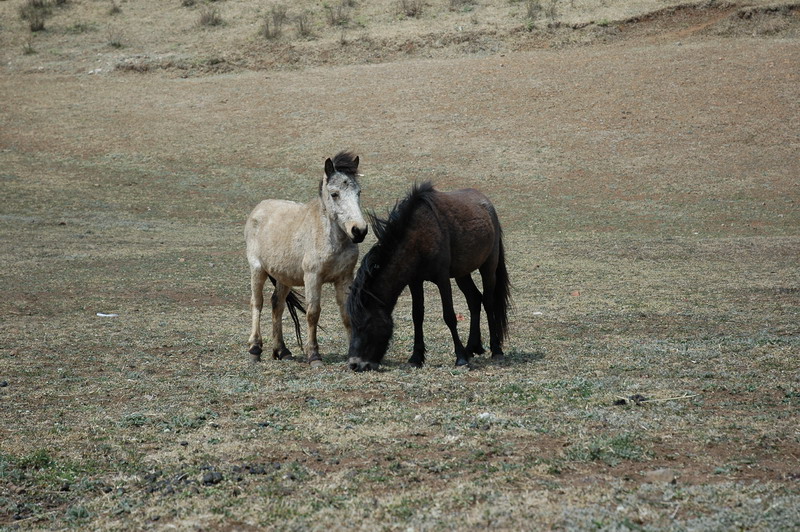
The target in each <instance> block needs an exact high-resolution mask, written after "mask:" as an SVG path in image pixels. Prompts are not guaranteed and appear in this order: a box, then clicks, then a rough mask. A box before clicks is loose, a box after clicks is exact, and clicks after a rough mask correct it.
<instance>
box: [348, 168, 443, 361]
mask: <svg viewBox="0 0 800 532" xmlns="http://www.w3.org/2000/svg"><path fill="white" fill-rule="evenodd" d="M432 193H433V185H431V184H430V183H428V182H426V183H423V184H421V185H414V188H413V189H412V191H411V193H410V194H409V195H408V196H407V197H406V198H405V199H403V200H402V201H400V202H398V203H397V204H396V205H395V206H394V209H392V211H391V212H390V213H389V216H388V218H386V219H382V218H378V217H377V216H375V215H374V214H371V215H370V216H369V218H370V223H371V225H372V227H373V229H374V233H375V237H376V238H377V239H378V242H377V243H376V244H375V245H374V246H373V247H372V249H370V250H369V251H368V252H367V254H366V255H364V258H363V259H362V260H361V266H360V267H359V269H358V273H356V278H355V280H354V281H353V285H352V286H351V287H350V296H349V297H348V298H347V312H348V313H349V315H350V323H351V325H352V331H351V335H350V350H349V353H348V354H349V364H350V368H351V369H353V370H355V371H368V370H373V369H378V365H379V364H380V362H381V360H382V359H383V355H385V354H386V350H387V349H388V348H389V341H390V340H391V338H392V331H393V330H394V322H393V321H392V309H394V306H395V304H396V303H397V298H398V297H399V295H400V292H402V290H403V288H404V287H405V286H406V285H407V284H408V275H409V274H410V273H413V268H414V264H415V262H414V260H411V259H410V258H409V257H408V256H407V253H404V252H403V251H402V248H403V246H404V243H406V242H407V237H408V231H409V229H408V228H409V227H410V226H411V219H412V217H413V215H414V212H415V210H416V209H417V208H418V207H419V206H420V205H422V204H426V203H428V202H429V201H430V195H431V194H432Z"/></svg>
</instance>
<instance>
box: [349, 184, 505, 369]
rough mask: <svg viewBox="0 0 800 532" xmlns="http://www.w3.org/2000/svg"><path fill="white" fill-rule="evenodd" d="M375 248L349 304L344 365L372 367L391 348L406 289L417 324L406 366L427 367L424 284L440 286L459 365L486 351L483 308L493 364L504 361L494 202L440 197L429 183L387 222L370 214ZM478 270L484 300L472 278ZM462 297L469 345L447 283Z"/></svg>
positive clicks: (462, 193)
mask: <svg viewBox="0 0 800 532" xmlns="http://www.w3.org/2000/svg"><path fill="white" fill-rule="evenodd" d="M371 218H372V225H373V228H374V230H375V235H376V236H377V238H378V242H377V244H375V245H374V246H373V247H372V249H370V250H369V252H368V253H367V254H366V255H365V256H364V258H363V260H362V262H361V267H360V268H359V269H358V273H357V274H356V278H355V281H354V282H353V285H352V287H351V290H350V296H349V297H348V300H347V310H348V313H349V314H350V319H351V324H352V335H351V338H350V350H349V353H348V354H349V364H350V368H351V369H353V370H355V371H364V370H370V369H377V368H378V365H379V364H380V362H381V359H383V356H384V355H385V354H386V350H387V348H388V347H389V340H390V339H391V337H392V330H393V328H394V323H393V321H392V309H394V307H395V305H396V304H397V299H398V297H399V296H400V293H401V292H402V291H403V289H404V288H405V287H406V286H408V287H409V289H410V291H411V298H412V317H413V319H414V350H413V353H412V355H411V358H410V359H409V360H408V362H409V364H411V365H414V366H416V367H421V366H422V364H423V363H424V362H425V342H424V340H423V337H422V319H423V315H424V313H425V304H424V300H423V290H422V282H423V281H431V282H433V283H435V284H436V286H437V287H438V288H439V293H440V295H441V298H442V310H443V314H444V321H445V323H446V324H447V326H448V328H449V329H450V333H451V334H452V336H453V344H454V345H455V354H456V365H457V366H464V365H467V364H469V360H470V357H471V356H472V355H473V354H481V353H483V352H484V349H483V343H482V341H481V330H480V313H481V303H483V307H484V308H485V309H486V315H487V319H488V322H489V347H490V349H491V351H492V358H493V359H499V358H502V357H503V348H502V345H503V340H504V339H505V337H506V336H507V334H508V308H509V305H510V294H509V288H510V286H509V281H508V272H507V271H506V264H505V257H504V253H503V238H502V233H503V232H502V229H501V228H500V222H499V221H498V219H497V213H496V212H495V210H494V207H493V206H492V204H491V202H490V201H489V200H488V199H487V198H486V196H484V195H483V194H481V193H480V192H478V191H477V190H474V189H464V190H456V191H454V192H439V191H438V190H434V188H433V185H431V183H429V182H426V183H423V184H422V185H420V186H416V185H415V186H414V188H413V189H412V191H411V193H410V194H409V195H408V196H407V197H406V198H405V199H404V200H403V201H401V202H399V203H398V204H397V205H395V208H394V209H393V210H392V212H391V213H389V217H388V218H387V219H385V220H384V219H380V218H377V217H376V216H374V215H372V217H371ZM475 270H479V271H480V274H481V279H482V281H483V294H481V292H480V291H479V290H478V287H477V286H475V283H474V281H473V280H472V276H471V275H470V273H471V272H473V271H475ZM451 278H455V280H456V283H457V284H458V287H459V288H460V289H461V291H462V292H464V295H465V296H466V298H467V305H468V307H469V311H470V328H469V339H468V340H467V345H466V347H465V346H464V344H462V343H461V339H460V338H459V336H458V330H457V329H456V323H457V321H456V314H455V311H454V310H453V296H452V292H451V287H450V279H451Z"/></svg>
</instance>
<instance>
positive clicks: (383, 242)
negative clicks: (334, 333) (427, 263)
mask: <svg viewBox="0 0 800 532" xmlns="http://www.w3.org/2000/svg"><path fill="white" fill-rule="evenodd" d="M434 193H435V191H434V189H433V184H432V183H431V182H430V181H425V182H424V183H422V184H421V185H419V184H417V183H414V187H413V188H412V189H411V192H410V193H409V194H408V196H406V197H405V198H404V199H402V200H400V201H398V202H397V203H395V206H394V208H393V209H392V210H391V212H389V214H388V216H387V217H386V218H380V217H378V216H377V215H376V214H375V213H374V212H372V213H370V214H368V217H369V219H370V224H371V225H372V231H373V233H374V234H375V237H376V238H377V239H378V242H377V243H375V245H374V246H372V248H371V249H370V250H369V251H368V252H367V253H366V254H365V255H364V258H363V259H361V266H360V267H359V268H358V272H357V273H356V277H355V279H354V280H353V285H352V287H351V289H350V293H351V294H353V295H354V296H356V295H359V296H360V297H349V298H348V300H347V311H348V313H349V314H350V316H351V319H354V320H358V319H359V317H361V316H363V315H364V312H365V308H364V296H366V295H370V296H371V295H372V294H370V293H369V291H367V290H366V289H365V286H366V284H367V283H368V282H369V281H371V280H372V279H373V278H374V277H375V275H376V274H377V273H378V272H379V271H380V269H381V268H382V267H383V266H385V265H386V263H387V262H388V261H389V259H390V258H391V257H392V255H393V254H394V252H395V250H396V249H397V247H398V246H399V245H400V243H401V242H402V241H403V239H404V238H405V236H406V233H407V231H408V227H409V225H410V223H409V222H410V221H411V216H412V215H413V214H414V212H416V210H417V209H418V208H419V207H420V206H423V205H425V206H428V207H429V208H430V209H432V210H433V211H434V212H435V206H434V204H433V194H434ZM362 294H363V295H362ZM373 297H374V296H373ZM381 303H383V302H382V301H381Z"/></svg>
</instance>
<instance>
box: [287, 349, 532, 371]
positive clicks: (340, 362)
mask: <svg viewBox="0 0 800 532" xmlns="http://www.w3.org/2000/svg"><path fill="white" fill-rule="evenodd" d="M407 356H408V355H406V356H403V357H391V356H390V357H387V358H384V359H383V360H382V361H381V365H380V368H379V369H378V370H377V371H379V372H390V371H397V370H405V371H425V368H428V367H449V368H452V369H453V370H454V371H483V370H491V369H493V368H504V367H510V366H519V365H523V364H524V365H528V364H538V363H541V362H542V361H544V359H545V358H546V355H545V353H544V351H542V350H524V351H517V350H516V349H512V350H511V351H509V352H508V353H506V355H505V357H504V358H503V359H502V360H495V359H493V358H492V357H491V355H490V354H488V353H486V354H484V355H474V356H473V357H472V359H471V360H470V364H469V367H457V366H456V365H455V362H454V355H453V354H452V353H447V354H446V356H445V355H444V354H441V353H428V354H427V360H426V362H425V365H424V366H422V367H421V368H416V367H414V366H412V365H410V364H409V363H408V361H407V360H408V359H407ZM295 360H297V361H299V362H301V361H303V359H300V358H299V357H295ZM323 360H324V361H325V367H329V368H336V367H342V368H345V369H348V370H349V367H348V365H347V363H348V356H347V353H327V354H325V355H323Z"/></svg>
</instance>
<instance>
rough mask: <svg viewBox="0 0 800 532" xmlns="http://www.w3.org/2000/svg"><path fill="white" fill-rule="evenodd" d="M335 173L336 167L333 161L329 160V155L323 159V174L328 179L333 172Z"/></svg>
mask: <svg viewBox="0 0 800 532" xmlns="http://www.w3.org/2000/svg"><path fill="white" fill-rule="evenodd" d="M335 173H336V168H335V167H334V166H333V161H331V159H330V157H328V158H327V159H325V176H326V177H327V178H328V179H330V178H331V176H332V175H333V174H335Z"/></svg>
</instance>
